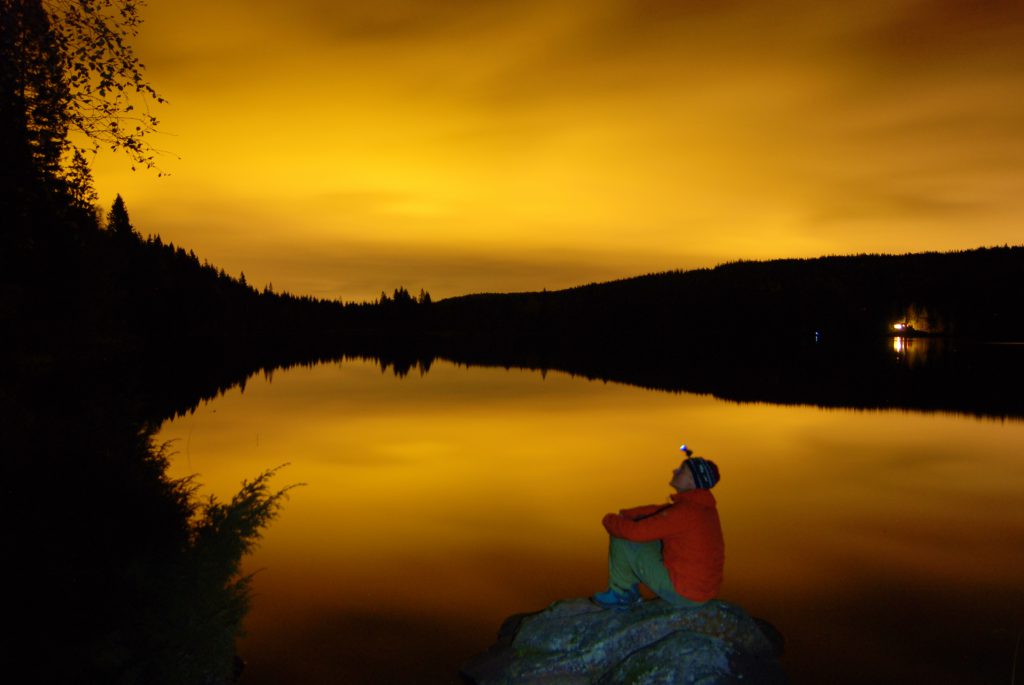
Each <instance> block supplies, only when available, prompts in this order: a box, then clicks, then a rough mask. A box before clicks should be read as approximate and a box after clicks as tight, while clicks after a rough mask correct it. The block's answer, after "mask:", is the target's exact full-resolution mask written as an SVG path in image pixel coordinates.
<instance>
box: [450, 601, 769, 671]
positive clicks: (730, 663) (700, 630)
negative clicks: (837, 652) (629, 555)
mask: <svg viewBox="0 0 1024 685" xmlns="http://www.w3.org/2000/svg"><path fill="white" fill-rule="evenodd" d="M781 651H782V638H781V635H780V634H779V633H778V631H776V630H775V629H774V628H772V627H771V625H770V624H768V623H766V622H764V621H760V620H758V619H754V618H751V617H750V616H748V615H747V613H746V612H745V611H743V610H742V609H741V608H740V607H738V606H736V605H735V604H730V603H728V602H723V601H719V600H715V601H711V602H708V603H707V604H705V605H703V606H701V607H699V608H696V609H678V608H675V607H673V606H671V605H669V604H667V603H665V602H663V601H662V600H660V599H654V600H651V601H647V602H644V603H643V604H641V605H639V606H636V607H632V608H630V609H628V610H624V611H618V610H609V609H602V608H601V607H598V606H596V605H595V604H593V603H592V602H590V600H588V599H567V600H560V601H558V602H555V603H554V604H552V605H551V606H549V607H548V608H547V609H544V610H543V611H538V612H536V613H533V614H517V615H515V616H511V617H509V618H508V619H506V620H505V623H504V624H503V625H502V627H501V630H500V631H499V633H498V641H497V643H496V644H495V645H494V646H492V647H491V648H490V649H488V650H487V651H486V652H484V653H482V654H479V655H477V656H476V657H474V658H472V659H471V660H470V661H469V662H467V663H466V664H465V665H464V666H463V667H462V671H461V674H462V676H463V678H464V679H465V680H467V681H468V682H470V683H475V684H476V685H512V684H513V683H514V684H516V685H530V684H534V685H588V684H594V685H613V684H618V683H629V684H635V685H682V684H688V683H693V684H694V685H726V684H729V685H737V684H739V683H756V684H757V685H762V684H763V685H784V684H785V683H788V680H787V678H786V676H785V674H784V673H783V671H782V668H781V667H780V666H779V663H778V656H779V655H780V654H781Z"/></svg>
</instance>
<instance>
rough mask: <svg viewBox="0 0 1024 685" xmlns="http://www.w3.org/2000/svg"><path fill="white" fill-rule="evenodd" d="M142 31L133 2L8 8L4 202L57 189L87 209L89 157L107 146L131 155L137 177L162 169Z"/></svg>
mask: <svg viewBox="0 0 1024 685" xmlns="http://www.w3.org/2000/svg"><path fill="white" fill-rule="evenodd" d="M140 23H141V19H140V17H139V14H138V4H137V3H136V2H134V1H133V0H0V136H2V139H0V167H2V171H0V174H2V182H3V185H4V187H3V192H4V193H5V194H11V195H13V197H16V198H17V197H26V196H27V195H28V194H33V195H38V194H39V191H40V190H44V189H45V190H51V191H53V190H56V191H61V193H62V194H63V195H64V196H66V197H67V198H68V199H70V200H71V201H72V204H78V205H80V206H86V205H88V204H89V203H90V202H91V201H92V200H93V199H94V198H95V195H94V193H93V191H92V185H91V179H90V176H89V173H88V165H87V163H86V153H87V152H93V153H95V152H96V151H98V150H99V149H100V147H101V146H102V147H109V148H110V149H111V150H123V151H124V152H126V153H127V154H128V156H129V158H130V159H131V161H132V165H133V166H132V168H133V169H134V168H135V165H138V164H142V165H144V166H146V167H153V166H154V151H153V149H152V147H151V146H150V145H149V144H148V142H147V141H146V138H145V137H146V136H147V135H148V134H150V133H153V132H154V131H155V129H156V126H157V124H158V121H157V119H156V118H155V117H154V116H153V115H152V114H150V112H149V105H150V104H151V103H153V102H163V99H162V98H161V97H160V96H159V95H158V94H157V93H156V91H155V90H154V89H153V88H152V86H150V84H149V83H148V82H146V81H145V79H143V77H142V69H143V65H142V64H141V63H140V62H139V60H138V58H137V57H136V56H135V54H134V51H133V50H132V47H131V45H130V44H129V40H130V39H131V38H133V37H134V36H135V35H136V33H137V30H138V26H139V24H140ZM71 133H80V134H83V135H84V140H85V141H87V142H85V143H83V144H80V143H78V142H75V141H73V140H72V139H71V138H70V137H69V134H71Z"/></svg>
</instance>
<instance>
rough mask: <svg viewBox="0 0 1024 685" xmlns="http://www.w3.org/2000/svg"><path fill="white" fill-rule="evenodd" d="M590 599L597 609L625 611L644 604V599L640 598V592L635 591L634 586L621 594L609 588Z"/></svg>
mask: <svg viewBox="0 0 1024 685" xmlns="http://www.w3.org/2000/svg"><path fill="white" fill-rule="evenodd" d="M590 599H591V600H592V601H593V602H594V604H596V605H598V606H599V607H602V608H604V609H619V610H620V611H625V610H626V609H629V608H632V607H635V606H639V605H641V604H643V602H644V598H643V597H641V596H640V591H639V590H637V588H636V585H634V586H633V587H631V588H629V589H628V590H622V591H621V592H620V591H619V590H615V589H612V588H609V589H607V590H605V591H604V592H598V593H597V594H596V595H594V596H593V597H591V598H590Z"/></svg>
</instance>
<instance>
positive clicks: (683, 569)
mask: <svg viewBox="0 0 1024 685" xmlns="http://www.w3.org/2000/svg"><path fill="white" fill-rule="evenodd" d="M680 449H682V451H683V452H684V453H685V454H686V457H687V458H686V459H684V460H683V463H682V464H680V466H679V468H677V469H676V470H674V471H673V472H672V480H670V481H669V485H671V486H672V487H673V488H675V489H676V493H675V494H673V495H672V497H671V499H672V503H671V504H668V505H657V504H651V505H647V506H643V507H636V508H633V509H623V510H622V511H620V512H619V513H618V514H606V515H605V517H604V519H603V520H602V521H601V523H602V524H604V527H605V530H607V531H608V534H609V535H611V543H610V545H609V549H608V578H609V580H608V589H607V590H606V591H604V592H599V593H597V594H596V595H594V596H593V598H592V599H593V601H594V602H595V603H597V604H598V605H600V606H602V607H605V608H609V609H628V608H629V607H631V606H635V605H638V604H640V603H641V602H643V598H642V597H641V596H640V590H639V584H640V583H643V584H644V585H646V586H647V587H648V588H650V590H651V591H652V592H653V593H654V594H656V595H657V596H658V597H660V598H662V599H663V600H665V601H666V602H668V603H669V604H672V605H673V606H677V607H696V606H700V605H701V604H703V603H705V602H707V601H708V600H710V599H714V597H715V596H716V595H717V594H718V590H719V588H720V587H721V585H722V567H723V565H724V561H725V544H724V542H723V539H722V524H721V522H720V521H719V519H718V508H717V505H716V502H715V497H714V495H712V494H711V488H712V487H714V485H715V483H717V482H718V467H717V466H716V465H715V463H714V462H712V461H709V460H707V459H702V458H700V457H692V458H691V455H692V454H693V452H691V451H690V450H689V449H687V448H686V446H685V445H683V447H682V448H680Z"/></svg>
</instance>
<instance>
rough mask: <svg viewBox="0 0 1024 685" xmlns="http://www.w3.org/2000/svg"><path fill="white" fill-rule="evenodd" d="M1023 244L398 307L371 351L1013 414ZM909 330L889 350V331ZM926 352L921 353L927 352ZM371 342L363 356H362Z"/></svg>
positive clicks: (795, 398)
mask: <svg viewBox="0 0 1024 685" xmlns="http://www.w3.org/2000/svg"><path fill="white" fill-rule="evenodd" d="M1022 298H1024V248H1020V247H1013V248H1011V247H1002V248H989V249H977V250H970V251H966V252H956V253H943V254H939V253H927V254H912V255H902V256H883V255H862V256H856V257H827V258H821V259H811V260H780V261H773V262H740V263H735V264H727V265H723V266H720V267H717V268H715V269H700V270H695V271H687V272H671V273H664V274H655V275H650V276H642V277H638V278H632V279H626V280H622V281H616V282H612V283H604V284H592V285H587V286H582V287H578V288H571V289H568V290H562V291H556V292H547V291H544V292H533V293H516V294H508V295H500V294H482V295H470V296H465V297H458V298H451V299H446V300H440V301H437V302H434V303H433V304H432V305H431V306H430V307H418V308H408V309H407V310H406V311H404V312H402V313H401V316H394V317H391V318H388V319H387V320H386V323H387V324H388V325H390V326H391V328H390V329H388V328H387V326H385V327H384V330H385V332H386V333H389V334H386V335H380V336H378V337H377V343H376V345H375V346H373V348H374V349H375V354H376V355H377V356H379V357H380V358H381V359H382V360H384V361H383V362H382V363H387V364H390V365H392V366H393V367H394V368H395V370H396V372H406V371H407V370H409V369H411V368H413V367H414V366H416V365H420V366H421V367H423V366H426V367H427V368H429V363H430V360H431V359H433V358H435V357H443V358H447V359H451V360H454V361H458V362H461V363H466V364H488V365H501V366H520V367H525V368H535V369H560V370H564V371H569V372H571V373H575V374H579V375H583V376H586V377H589V378H600V379H606V380H617V381H621V382H626V383H631V384H634V385H639V386H642V387H649V388H658V389H664V390H685V391H688V392H699V393H713V394H715V395H717V396H720V397H725V398H730V399H736V400H750V401H770V402H779V403H807V404H816V405H821V406H836V407H863V408H887V407H902V408H908V409H910V408H913V409H924V410H948V411H957V412H967V413H974V414H979V415H989V416H1022V415H1024V400H1022V396H1021V395H1020V394H1019V392H1018V391H1017V390H1016V387H1015V384H1014V383H1009V382H1006V379H1007V378H1014V377H1018V376H1019V375H1021V374H1022V373H1024V364H1022V362H1024V360H1022V359H1021V357H1022V355H1021V354H1020V349H1019V348H1017V347H1006V346H993V345H986V344H984V343H987V342H991V341H1024V314H1022V310H1021V309H1020V305H1019V303H1020V302H1021V301H1022ZM895 323H906V324H909V325H910V326H912V327H913V328H914V330H915V331H916V333H917V334H931V336H933V337H930V338H929V339H928V340H919V341H917V347H916V350H915V351H914V352H913V355H911V353H910V350H906V351H904V352H903V353H899V352H897V351H896V350H894V347H893V341H892V338H891V336H893V334H894V333H895V331H894V329H893V324H895ZM926 343H927V344H926ZM369 347H370V346H367V347H364V349H363V351H364V353H366V349H369Z"/></svg>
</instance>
